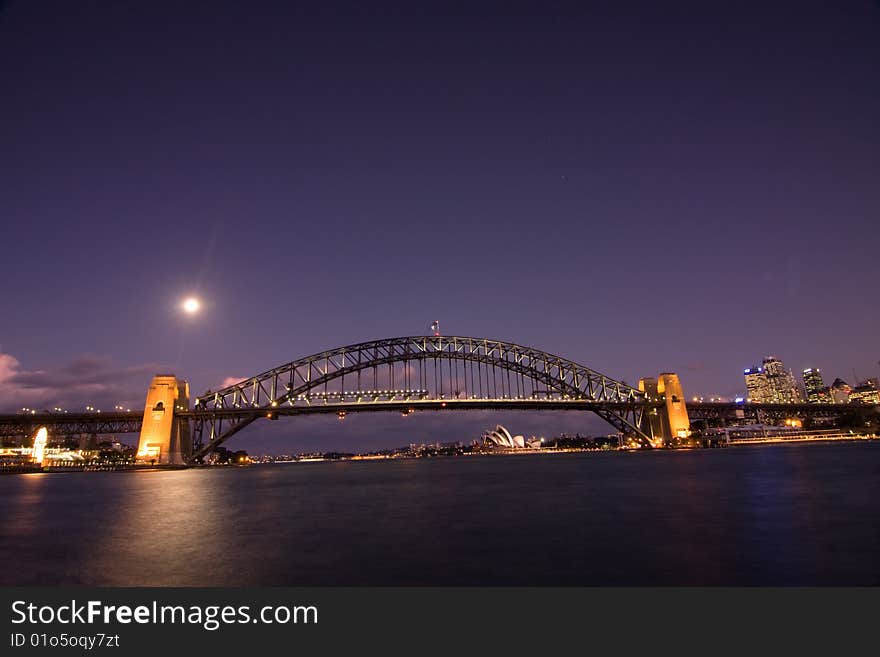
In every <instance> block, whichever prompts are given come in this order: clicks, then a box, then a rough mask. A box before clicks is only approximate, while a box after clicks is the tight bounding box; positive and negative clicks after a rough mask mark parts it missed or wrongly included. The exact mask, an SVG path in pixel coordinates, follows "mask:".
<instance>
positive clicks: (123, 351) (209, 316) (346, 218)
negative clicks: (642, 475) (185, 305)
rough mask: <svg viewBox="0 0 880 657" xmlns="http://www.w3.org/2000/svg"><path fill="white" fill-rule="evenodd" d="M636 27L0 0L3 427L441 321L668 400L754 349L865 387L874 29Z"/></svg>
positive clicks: (635, 22)
mask: <svg viewBox="0 0 880 657" xmlns="http://www.w3.org/2000/svg"><path fill="white" fill-rule="evenodd" d="M639 4H640V6H639V7H638V8H633V7H630V6H628V7H627V8H615V7H613V6H611V7H584V6H583V4H582V3H565V2H563V3H559V4H556V5H554V10H553V11H552V12H548V11H546V7H541V8H537V7H531V8H522V7H510V8H509V10H508V11H507V12H506V13H505V14H504V15H493V16H491V17H489V16H487V15H486V14H484V13H482V12H481V11H480V10H479V9H478V8H476V7H471V8H468V7H456V8H453V7H442V8H434V9H433V10H426V9H420V10H416V9H414V8H411V9H409V10H406V9H403V10H399V11H396V12H383V11H382V10H379V9H375V10H374V11H370V10H367V9H365V8H361V9H357V10H353V11H347V12H341V13H340V12H336V11H335V10H334V9H333V8H325V9H321V8H313V9H302V8H292V7H290V6H289V4H288V3H280V2H278V3H271V2H270V3H266V4H265V5H263V7H262V9H261V11H260V12H259V13H254V14H248V20H247V21H242V20H239V13H240V12H239V11H236V5H234V4H233V3H224V2H219V3H216V6H215V7H213V8H212V9H211V11H208V10H207V9H206V8H204V7H198V6H189V5H187V6H181V7H174V8H173V10H172V8H171V7H170V6H168V5H165V6H163V5H162V3H150V4H147V5H139V6H128V5H126V6H124V7H123V6H119V7H114V8H106V7H104V8H99V7H92V6H88V7H80V6H77V7H73V6H70V5H69V4H66V3H55V4H52V10H51V11H46V10H45V8H43V7H42V6H36V5H34V4H33V3H21V2H19V3H15V2H7V3H2V4H0V35H2V38H0V57H2V59H3V61H7V62H16V65H15V66H14V67H7V68H6V69H4V71H3V72H2V76H3V80H4V82H5V84H4V87H5V88H9V89H14V90H15V93H14V94H11V95H10V97H9V98H7V99H6V102H4V104H3V106H2V107H0V117H2V119H3V121H2V122H0V125H2V127H0V135H2V137H0V139H2V140H3V144H4V149H3V151H4V153H5V154H6V157H5V158H4V162H5V164H6V166H5V167H4V176H3V182H2V183H0V185H2V190H3V193H2V194H0V212H2V216H3V218H4V229H3V239H4V243H6V244H9V245H12V248H8V249H7V251H6V252H5V253H4V258H3V259H2V260H0V274H2V279H3V280H4V281H6V282H7V284H6V285H5V286H4V293H3V297H2V301H0V309H2V316H3V317H4V319H6V321H5V322H4V323H3V326H2V328H0V404H3V405H4V407H5V408H4V409H3V410H6V411H10V412H14V411H15V410H17V409H20V408H22V407H33V406H40V407H43V406H44V405H45V406H46V407H48V408H52V407H54V406H59V407H66V406H70V405H72V404H78V405H81V406H85V405H92V406H95V407H98V408H101V407H106V408H110V407H112V406H115V405H123V406H126V407H131V408H142V406H143V403H144V393H145V389H146V386H147V385H148V383H149V381H150V379H151V377H152V376H153V375H155V374H158V373H169V372H170V373H174V374H175V375H177V376H179V377H182V378H184V379H186V380H187V381H189V382H190V386H191V389H192V392H193V394H199V393H201V392H203V391H204V390H206V389H208V388H216V387H218V386H219V385H222V384H223V383H224V382H228V381H231V380H234V379H242V378H246V377H249V376H252V375H254V374H256V373H257V372H260V371H263V370H265V369H266V368H270V367H273V366H275V365H277V364H278V363H282V362H287V361H290V360H291V359H293V358H296V357H298V356H304V355H308V354H312V353H317V352H319V351H321V350H322V349H326V348H332V347H336V346H339V345H345V344H352V343H356V342H359V341H362V340H367V339H373V338H383V337H392V336H401V335H413V334H422V333H428V332H429V331H430V324H431V323H432V322H433V321H434V320H436V319H439V320H440V326H441V332H443V333H450V334H458V335H474V336H487V337H492V338H498V339H507V340H510V341H512V342H516V343H519V344H524V345H530V346H534V347H536V348H543V349H547V350H548V351H551V352H555V353H558V354H562V355H565V356H566V357H569V358H571V359H572V360H575V361H577V362H579V363H583V364H584V365H587V366H589V367H592V368H595V369H596V370H598V371H601V372H604V373H607V374H608V375H609V376H612V377H615V378H617V379H622V380H624V381H627V382H629V383H630V384H631V385H635V384H636V383H637V382H638V380H639V379H640V378H641V377H644V376H652V375H655V374H656V373H658V372H667V371H675V372H677V373H678V374H679V375H680V377H681V380H682V384H683V387H684V392H685V395H686V396H687V397H688V398H690V397H692V396H695V395H707V396H708V395H723V396H728V397H735V396H738V394H739V393H741V392H742V389H743V386H742V382H741V378H740V377H741V374H738V373H741V372H742V369H743V368H744V367H748V366H750V365H752V364H755V363H754V362H753V360H752V359H754V358H762V357H763V356H764V355H766V353H775V354H777V355H778V356H779V358H780V359H782V360H783V362H785V363H787V364H790V365H791V367H792V368H793V369H794V370H795V372H800V371H801V370H802V369H803V368H806V367H818V368H819V369H821V370H822V371H823V372H828V373H830V372H835V376H838V377H842V378H843V379H846V380H849V378H850V376H849V373H850V372H851V371H852V370H853V368H855V369H856V370H857V371H858V372H859V376H860V377H861V378H865V377H872V376H877V374H878V368H877V366H876V362H877V360H878V358H880V350H878V346H877V341H876V326H877V325H878V322H880V310H878V308H877V307H876V304H873V303H870V301H867V302H866V301H865V298H866V297H865V291H864V288H863V287H862V286H861V284H859V285H856V284H855V283H854V282H855V281H859V282H861V281H870V280H875V279H876V277H877V253H876V245H875V244H876V240H875V239H874V237H875V233H876V218H877V216H878V215H880V197H878V195H877V186H876V180H877V172H878V169H877V160H876V153H877V152H878V151H880V127H878V124H877V122H876V118H875V117H876V116H878V115H880V90H878V86H877V85H876V70H877V68H878V65H880V44H878V41H877V39H876V34H877V32H878V29H880V8H878V6H877V5H876V3H841V4H840V5H835V6H819V5H818V4H812V5H811V4H806V5H805V4H804V3H795V2H790V3H789V2H783V3H779V4H778V5H774V6H773V7H767V6H766V5H765V3H745V4H741V5H737V6H726V7H711V8H710V7H706V6H705V5H704V4H703V3H697V2H680V3H673V4H671V5H664V6H663V7H658V6H656V4H655V3H647V2H644V3H639ZM206 25H210V28H209V29H207V28H206V27H205V26H206ZM524 35H528V37H527V38H526V37H525V36H524ZM403 53H405V56H402V54H403ZM734 82H735V83H734ZM190 296H193V297H196V298H198V299H199V300H200V302H201V306H200V307H199V308H198V309H197V310H198V312H193V313H189V314H188V313H186V312H183V311H182V309H181V307H180V306H181V303H182V302H183V301H184V300H185V299H186V298H187V297H190ZM868 298H870V295H869V296H868ZM832 326H833V327H834V328H832ZM759 346H760V347H761V348H766V349H767V350H768V351H767V352H766V353H764V354H762V353H760V352H757V353H756V351H757V349H756V348H757V347H759ZM801 357H803V361H801ZM831 380H833V377H832V378H831ZM826 383H828V382H826ZM851 383H852V384H853V385H855V384H857V383H858V382H857V381H852V382H851ZM520 417H522V419H518V418H520ZM392 419H393V420H395V424H392V423H391V420H392ZM412 419H415V418H412ZM352 420H353V422H354V424H355V426H363V425H364V424H368V425H369V426H370V427H372V429H371V430H373V429H375V430H378V431H388V432H389V433H391V434H392V435H391V436H389V438H388V442H390V443H392V444H397V443H406V442H408V440H406V437H405V436H404V435H403V434H402V433H401V432H403V431H404V430H402V429H400V422H401V420H399V418H388V419H379V418H376V419H374V420H370V421H369V422H368V423H364V422H361V421H360V420H355V419H354V418H352ZM322 422H323V421H320V420H309V423H308V426H309V427H310V428H309V429H308V430H307V431H308V432H311V433H310V434H309V435H314V436H323V437H330V438H333V439H334V440H337V439H338V440H340V441H342V442H344V441H346V440H347V441H355V442H357V441H358V440H359V438H357V437H352V436H353V432H351V435H349V437H347V438H346V437H343V438H339V437H338V436H335V437H334V435H333V434H334V433H335V434H338V433H339V432H340V427H339V426H338V424H335V423H326V425H327V426H324V425H323V424H322ZM443 422H446V423H450V424H449V426H439V424H438V426H435V423H438V421H437V420H436V419H428V418H425V419H423V420H419V426H420V427H424V429H423V432H424V433H425V434H430V433H431V432H434V431H437V432H439V433H440V434H452V435H453V436H458V435H462V434H469V433H472V430H473V427H474V426H478V427H479V426H483V425H487V426H488V425H494V424H496V423H501V424H505V426H511V427H515V430H516V432H517V433H524V434H526V433H532V432H533V430H534V428H535V427H539V426H541V425H542V423H543V422H545V418H544V417H543V416H535V417H530V418H526V417H525V416H524V415H523V416H514V418H513V419H510V418H508V417H501V416H498V415H493V414H487V415H486V416H485V417H474V416H467V415H465V416H462V417H456V418H453V419H450V420H443ZM556 422H557V421H556V420H554V426H552V427H549V428H547V432H552V431H571V432H575V431H577V430H581V431H583V432H588V431H590V430H591V429H592V430H596V431H598V430H601V429H600V427H601V426H602V424H601V422H600V423H596V424H595V425H589V424H587V425H585V424H584V423H583V421H582V420H579V419H578V418H572V419H571V420H570V421H569V420H567V419H564V418H560V419H559V421H558V424H557V423H556ZM579 422H580V424H578V423H579ZM279 424H280V425H284V424H287V426H286V427H285V430H286V431H287V432H288V433H290V434H297V433H298V432H299V431H300V429H299V428H294V427H293V426H292V425H291V424H289V423H279ZM312 426H313V428H312ZM266 431H267V432H271V431H280V429H277V428H272V429H269V428H267V429H266ZM349 433H350V432H349V430H348V429H346V434H347V435H348V434H349ZM267 435H269V434H268V433H267ZM444 437H446V436H444V435H438V439H440V440H442V439H443V438H444ZM292 439H293V438H289V437H286V436H284V437H282V436H277V437H276V438H272V437H271V436H270V437H268V438H267V439H266V440H270V441H271V440H276V441H277V444H278V445H279V449H280V448H281V447H280V446H282V445H284V444H285V441H287V440H292ZM298 439H299V438H297V440H298ZM318 441H319V439H318V438H315V442H318ZM309 446H310V445H304V448H305V449H308V447H309Z"/></svg>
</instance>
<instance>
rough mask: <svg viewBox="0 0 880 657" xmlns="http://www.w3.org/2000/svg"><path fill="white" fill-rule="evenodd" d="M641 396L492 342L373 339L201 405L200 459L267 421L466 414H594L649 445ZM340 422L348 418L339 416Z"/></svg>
mask: <svg viewBox="0 0 880 657" xmlns="http://www.w3.org/2000/svg"><path fill="white" fill-rule="evenodd" d="M650 407H651V403H650V402H649V401H648V400H647V399H646V397H645V395H644V394H643V393H642V392H640V391H639V390H637V389H635V388H633V387H631V386H629V385H627V384H626V383H623V382H621V381H618V380H616V379H612V378H611V377H609V376H606V375H604V374H602V373H600V372H597V371H595V370H592V369H590V368H588V367H585V366H583V365H580V364H578V363H575V362H573V361H570V360H568V359H565V358H561V357H560V356H555V355H552V354H548V353H546V352H544V351H540V350H538V349H533V348H531V347H524V346H521V345H517V344H513V343H510V342H504V341H501V340H489V339H485V338H471V337H459V336H449V337H446V336H442V337H441V336H412V337H401V338H389V339H384V340H373V341H370V342H362V343H360V344H355V345H349V346H346V347H339V348H337V349H331V350H328V351H324V352H321V353H319V354H314V355H312V356H307V357H305V358H300V359H298V360H295V361H292V362H290V363H287V364H285V365H281V366H280V367H276V368H274V369H271V370H268V371H266V372H263V373H262V374H258V375H256V376H253V377H251V378H249V379H245V380H243V381H240V382H238V383H236V384H234V385H231V386H228V387H226V388H223V389H222V390H217V391H208V392H206V393H205V394H203V395H200V396H199V397H198V398H196V399H195V405H194V408H193V410H192V411H191V412H190V413H187V414H186V415H188V416H189V418H190V420H191V421H192V423H193V459H194V460H200V459H202V458H204V457H205V456H206V455H207V454H208V453H210V452H211V451H212V450H214V449H215V448H217V447H218V446H220V445H221V444H222V443H223V442H225V441H226V440H228V439H229V438H231V437H232V436H233V435H235V434H236V433H238V432H239V431H240V430H242V429H243V428H244V427H246V426H248V425H249V424H250V423H251V422H254V421H255V420H257V419H259V418H269V419H276V418H277V417H278V416H280V415H295V414H301V413H314V412H328V411H333V410H336V411H337V412H339V413H345V412H348V411H368V410H371V411H375V410H400V411H401V412H410V411H412V410H416V409H432V410H441V409H453V408H455V409H462V408H520V409H524V410H525V409H548V408H568V409H572V410H578V409H580V410H589V411H592V412H594V413H596V414H597V415H599V416H600V417H602V418H603V419H604V420H606V421H607V422H609V423H610V424H611V425H613V426H614V427H615V428H616V429H617V430H618V431H620V432H622V433H623V434H625V435H627V436H630V437H633V438H634V439H636V440H637V441H638V442H639V443H641V444H642V445H643V446H646V447H649V446H650V444H651V442H650V437H649V436H647V435H646V434H645V433H644V432H643V431H642V428H641V427H643V426H646V425H647V424H649V423H645V422H643V416H644V414H645V413H646V412H648V410H649V408H650ZM340 417H341V416H340Z"/></svg>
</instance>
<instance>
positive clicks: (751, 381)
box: [743, 367, 767, 404]
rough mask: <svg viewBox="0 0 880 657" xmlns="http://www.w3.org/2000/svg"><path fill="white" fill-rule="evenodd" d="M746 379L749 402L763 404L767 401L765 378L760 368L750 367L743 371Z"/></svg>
mask: <svg viewBox="0 0 880 657" xmlns="http://www.w3.org/2000/svg"><path fill="white" fill-rule="evenodd" d="M743 374H744V376H745V378H746V390H747V391H748V398H749V400H750V401H753V402H757V403H759V404H763V403H765V402H766V401H767V377H766V376H764V370H763V368H760V367H750V368H748V369H746V370H743Z"/></svg>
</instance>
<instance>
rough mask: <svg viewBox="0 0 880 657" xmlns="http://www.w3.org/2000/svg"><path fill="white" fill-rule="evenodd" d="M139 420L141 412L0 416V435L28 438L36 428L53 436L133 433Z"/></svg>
mask: <svg viewBox="0 0 880 657" xmlns="http://www.w3.org/2000/svg"><path fill="white" fill-rule="evenodd" d="M142 421H143V411H136V412H131V411H129V412H118V413H70V414H68V413H48V412H44V413H37V414H30V413H21V414H16V415H0V438H16V439H24V440H26V439H30V438H33V436H34V434H35V433H36V432H37V429H39V428H40V427H46V428H47V429H48V430H49V433H50V434H52V435H53V436H77V435H84V434H89V435H91V434H117V433H137V432H140V430H141V422H142Z"/></svg>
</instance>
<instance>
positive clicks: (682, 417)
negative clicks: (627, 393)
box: [639, 372, 691, 447]
mask: <svg viewBox="0 0 880 657" xmlns="http://www.w3.org/2000/svg"><path fill="white" fill-rule="evenodd" d="M639 390H641V391H642V392H644V393H645V395H646V396H647V398H648V400H649V401H655V402H663V403H664V407H663V408H662V409H658V410H656V411H655V410H652V411H651V412H649V413H646V414H645V419H644V420H643V422H642V424H643V426H642V427H641V429H642V431H644V432H645V433H646V434H647V435H648V436H650V437H651V444H653V445H654V447H662V446H664V445H667V446H668V445H671V444H673V443H674V442H675V440H676V439H682V438H687V437H688V435H689V434H690V428H691V422H690V418H689V417H688V412H687V407H686V406H685V402H684V392H683V391H682V387H681V381H680V380H679V378H678V374H674V373H672V372H664V373H663V374H661V375H660V376H659V377H658V378H656V379H654V378H644V379H640V380H639Z"/></svg>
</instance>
